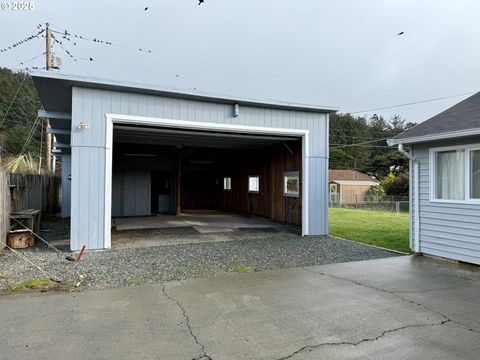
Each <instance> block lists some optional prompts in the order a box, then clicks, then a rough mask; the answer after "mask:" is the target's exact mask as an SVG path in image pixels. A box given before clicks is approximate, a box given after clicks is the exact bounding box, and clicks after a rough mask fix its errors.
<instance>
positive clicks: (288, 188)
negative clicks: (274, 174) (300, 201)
mask: <svg viewBox="0 0 480 360" xmlns="http://www.w3.org/2000/svg"><path fill="white" fill-rule="evenodd" d="M299 193H300V178H299V175H298V171H287V172H285V173H284V174H283V195H284V196H293V197H298V196H299Z"/></svg>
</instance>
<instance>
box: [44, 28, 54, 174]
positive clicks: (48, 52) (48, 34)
mask: <svg viewBox="0 0 480 360" xmlns="http://www.w3.org/2000/svg"><path fill="white" fill-rule="evenodd" d="M45 27H46V29H45V30H46V31H45V47H46V49H45V56H46V64H45V65H46V66H45V69H46V70H47V71H48V70H51V69H52V31H51V30H50V24H49V23H46V24H45ZM49 127H50V121H49V120H48V119H45V134H44V137H45V169H46V170H47V173H48V174H49V175H50V174H51V171H52V134H49V133H48V128H49Z"/></svg>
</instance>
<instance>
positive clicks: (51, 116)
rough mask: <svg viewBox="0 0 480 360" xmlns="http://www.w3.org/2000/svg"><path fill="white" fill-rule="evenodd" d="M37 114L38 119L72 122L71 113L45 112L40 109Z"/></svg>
mask: <svg viewBox="0 0 480 360" xmlns="http://www.w3.org/2000/svg"><path fill="white" fill-rule="evenodd" d="M37 114H38V117H39V118H43V119H60V120H72V114H71V113H65V112H57V111H46V110H43V109H40V110H38V112H37Z"/></svg>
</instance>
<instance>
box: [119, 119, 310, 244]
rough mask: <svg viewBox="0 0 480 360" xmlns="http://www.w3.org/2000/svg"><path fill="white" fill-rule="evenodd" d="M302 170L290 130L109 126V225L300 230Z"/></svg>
mask: <svg viewBox="0 0 480 360" xmlns="http://www.w3.org/2000/svg"><path fill="white" fill-rule="evenodd" d="M301 174H302V140H301V139H300V138H296V137H293V136H276V135H275V136H271V135H269V136H266V135H253V134H235V133H231V132H229V133H227V132H216V131H215V132H214V131H198V130H184V129H172V128H158V127H146V126H134V125H114V128H113V159H112V225H113V229H114V230H113V231H114V232H120V231H137V230H141V229H162V228H169V229H170V228H174V229H175V228H185V227H190V228H193V229H194V230H195V231H197V232H199V233H209V232H212V233H213V232H228V231H235V230H242V229H244V230H245V229H248V230H252V229H258V230H262V229H263V230H267V229H271V228H275V227H282V226H284V227H288V228H289V229H290V230H292V229H294V231H297V232H301V224H302V204H301V201H302V194H301V188H302V186H301V181H302V179H301ZM112 245H113V246H115V236H112Z"/></svg>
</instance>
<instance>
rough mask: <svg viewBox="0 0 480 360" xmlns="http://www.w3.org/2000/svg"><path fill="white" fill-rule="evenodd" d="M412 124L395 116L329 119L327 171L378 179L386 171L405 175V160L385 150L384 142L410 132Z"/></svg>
mask: <svg viewBox="0 0 480 360" xmlns="http://www.w3.org/2000/svg"><path fill="white" fill-rule="evenodd" d="M414 125H415V124H413V123H410V122H407V121H406V120H405V119H402V117H401V116H399V115H395V116H394V117H393V118H392V119H390V120H385V119H384V118H383V117H382V116H380V115H377V114H374V115H373V116H372V117H371V118H370V119H366V118H365V117H362V116H352V115H351V114H334V115H332V116H331V117H330V133H329V135H330V168H331V169H353V170H358V171H362V172H365V173H367V174H369V175H374V176H376V177H377V178H378V179H382V178H383V177H385V176H387V174H388V173H389V172H390V171H393V172H394V173H395V174H397V175H398V174H400V173H402V172H405V171H407V169H408V160H407V159H405V158H404V157H403V156H402V155H401V154H400V153H399V152H398V151H397V149H395V148H391V147H389V146H387V143H386V139H389V138H393V137H394V136H396V135H398V134H400V133H402V132H404V131H405V130H407V129H409V128H411V127H412V126H414Z"/></svg>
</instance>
